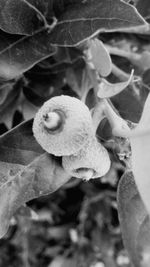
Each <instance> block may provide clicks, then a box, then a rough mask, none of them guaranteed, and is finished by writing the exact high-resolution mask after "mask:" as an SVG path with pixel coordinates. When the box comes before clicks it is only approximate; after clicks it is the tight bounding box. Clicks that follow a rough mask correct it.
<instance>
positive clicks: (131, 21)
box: [50, 0, 145, 46]
mask: <svg viewBox="0 0 150 267" xmlns="http://www.w3.org/2000/svg"><path fill="white" fill-rule="evenodd" d="M57 2H58V1H57ZM60 2H61V3H64V2H66V1H59V4H60ZM61 10H62V14H60V16H59V17H58V23H57V25H56V27H55V28H54V29H53V31H52V33H51V35H50V42H51V43H53V44H56V45H62V46H64V45H66V46H67V45H68V46H73V45H76V44H79V43H81V42H82V41H84V40H86V39H88V38H89V37H91V36H94V35H96V34H98V33H99V32H110V31H111V32H112V31H119V30H121V31H122V30H124V29H132V28H137V27H138V26H142V25H145V21H144V19H143V18H142V17H141V16H140V15H139V14H138V12H137V10H136V9H135V8H134V7H133V6H131V5H129V4H127V3H125V2H123V1H120V0H115V1H114V0H87V1H81V0H78V1H77V0H75V1H69V2H68V4H66V3H64V4H62V9H61Z"/></svg>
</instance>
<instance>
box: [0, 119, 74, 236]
mask: <svg viewBox="0 0 150 267" xmlns="http://www.w3.org/2000/svg"><path fill="white" fill-rule="evenodd" d="M69 179H70V177H69V176H68V174H66V172H65V171H64V169H63V168H62V167H61V164H60V162H59V160H58V159H57V158H55V157H53V156H52V155H50V154H48V153H46V152H45V151H43V149H42V148H41V147H40V146H39V144H38V143H37V142H36V140H35V138H34V137H33V134H32V121H27V122H26V123H22V124H20V125H19V126H17V127H16V128H14V129H13V130H11V131H10V132H8V133H6V134H4V135H3V136H1V137H0V237H2V236H3V235H4V234H5V233H6V231H7V229H8V226H9V222H10V219H11V217H12V216H13V214H14V213H15V212H16V210H17V209H18V208H19V207H20V206H22V205H24V204H25V203H26V202H27V201H29V200H31V199H33V198H36V197H40V196H42V195H45V194H49V193H52V192H54V191H55V190H57V189H58V188H59V187H61V186H62V185H63V184H64V183H66V182H67V181H68V180H69Z"/></svg>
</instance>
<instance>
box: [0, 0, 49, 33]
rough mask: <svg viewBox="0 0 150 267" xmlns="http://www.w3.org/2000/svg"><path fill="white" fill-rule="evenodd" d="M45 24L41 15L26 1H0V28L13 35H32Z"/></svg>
mask: <svg viewBox="0 0 150 267" xmlns="http://www.w3.org/2000/svg"><path fill="white" fill-rule="evenodd" d="M44 24H46V22H45V18H44V16H43V15H42V13H41V12H40V11H39V10H38V9H37V8H35V6H33V5H32V3H30V1H28V0H13V1H11V0H7V1H6V0H0V28H1V29H2V30H4V31H6V32H9V33H13V34H25V35H30V34H33V33H34V32H35V31H36V30H39V29H40V28H41V27H43V26H44Z"/></svg>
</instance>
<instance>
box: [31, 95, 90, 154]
mask: <svg viewBox="0 0 150 267" xmlns="http://www.w3.org/2000/svg"><path fill="white" fill-rule="evenodd" d="M33 133H34V136H35V138H36V140H37V142H38V143H39V144H40V145H41V146H42V148H43V149H44V150H46V151H47V152H48V153H51V154H53V155H55V156H63V155H71V154H74V153H76V152H78V151H79V150H80V149H81V148H82V147H83V146H85V145H86V144H87V143H88V142H89V140H91V138H93V136H94V134H95V133H94V129H93V123H92V117H91V114H90V111H89V109H88V107H87V106H86V105H85V104H84V103H83V102H82V101H80V100H79V99H77V98H75V97H70V96H65V95H61V96H56V97H53V98H51V99H50V100H48V101H46V102H45V103H44V105H43V106H42V107H41V108H40V109H39V111H38V112H37V114H36V116H35V118H34V122H33Z"/></svg>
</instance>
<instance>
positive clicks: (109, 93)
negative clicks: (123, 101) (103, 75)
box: [97, 70, 134, 98]
mask: <svg viewBox="0 0 150 267" xmlns="http://www.w3.org/2000/svg"><path fill="white" fill-rule="evenodd" d="M133 73H134V70H132V72H131V75H130V77H129V79H128V80H127V81H126V82H119V83H114V84H112V83H109V82H108V81H107V80H105V79H102V80H101V82H100V84H99V90H98V93H97V95H98V97H100V98H109V97H113V96H115V95H117V94H119V93H120V92H122V91H123V90H124V89H125V88H126V87H127V86H128V85H129V84H130V83H131V82H132V80H133Z"/></svg>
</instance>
